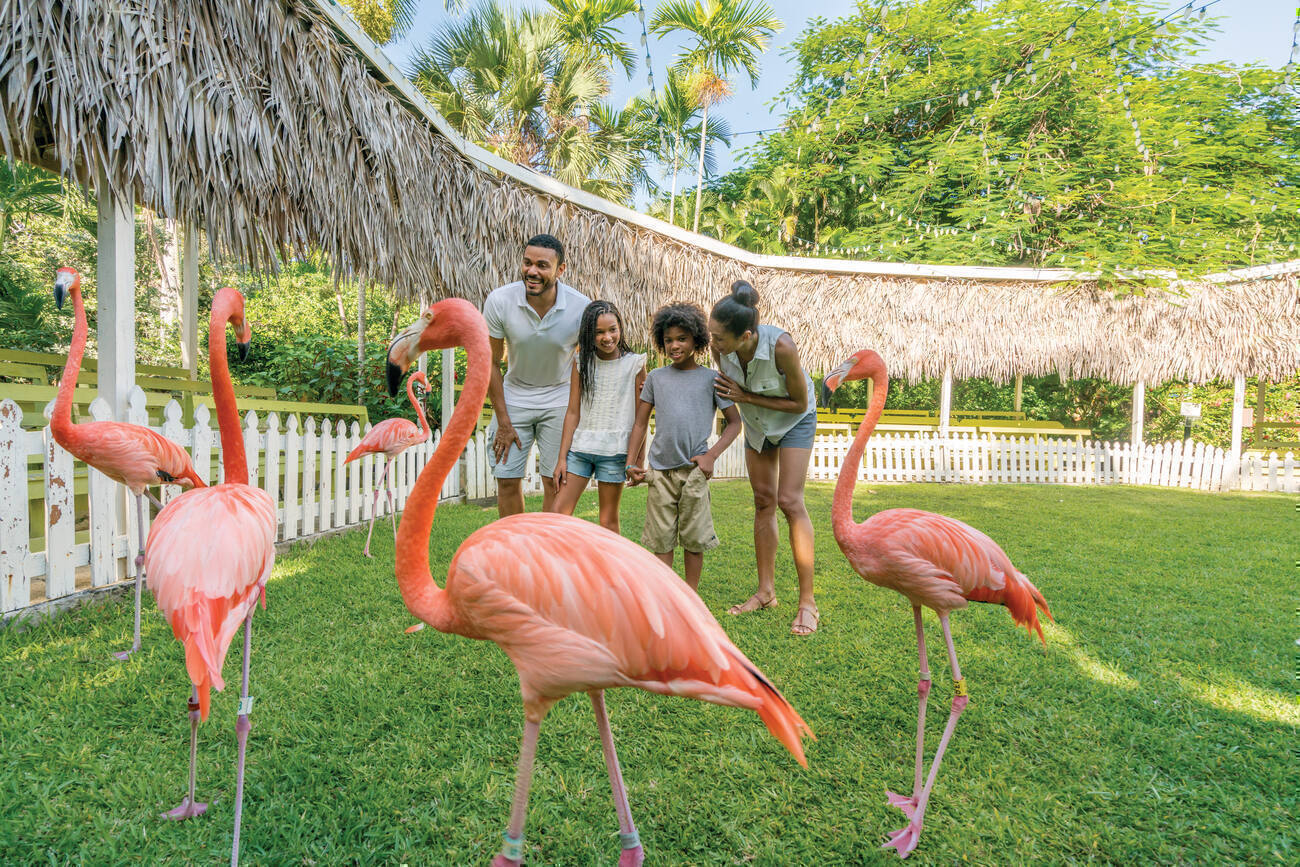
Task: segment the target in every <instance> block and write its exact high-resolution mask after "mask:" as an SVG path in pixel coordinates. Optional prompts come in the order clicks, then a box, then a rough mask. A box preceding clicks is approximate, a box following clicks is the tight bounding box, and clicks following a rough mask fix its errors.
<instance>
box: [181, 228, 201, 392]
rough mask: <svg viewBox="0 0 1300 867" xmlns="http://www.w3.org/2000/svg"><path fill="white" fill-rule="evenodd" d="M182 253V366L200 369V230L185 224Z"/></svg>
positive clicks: (196, 370) (196, 372)
mask: <svg viewBox="0 0 1300 867" xmlns="http://www.w3.org/2000/svg"><path fill="white" fill-rule="evenodd" d="M184 232H185V235H184V240H183V242H182V250H181V367H183V368H185V369H186V370H188V371H189V372H190V379H194V378H195V376H196V375H197V374H198V370H199V230H198V229H197V228H196V227H195V226H193V225H191V224H189V223H186V224H185V229H184Z"/></svg>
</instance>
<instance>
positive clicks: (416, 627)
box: [406, 621, 424, 635]
mask: <svg viewBox="0 0 1300 867" xmlns="http://www.w3.org/2000/svg"><path fill="white" fill-rule="evenodd" d="M423 628H424V621H420V622H419V623H417V624H415V625H414V626H408V627H406V634H407V635H410V634H411V633H412V632H419V631H420V630H421V629H423Z"/></svg>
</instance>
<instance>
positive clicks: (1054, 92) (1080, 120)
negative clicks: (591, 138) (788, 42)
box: [718, 0, 1300, 275]
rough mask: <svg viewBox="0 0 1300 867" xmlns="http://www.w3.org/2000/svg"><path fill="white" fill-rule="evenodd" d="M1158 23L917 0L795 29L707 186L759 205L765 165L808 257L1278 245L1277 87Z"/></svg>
mask: <svg viewBox="0 0 1300 867" xmlns="http://www.w3.org/2000/svg"><path fill="white" fill-rule="evenodd" d="M1103 8H1105V9H1108V11H1103ZM1162 14H1163V11H1162V12H1160V13H1159V14H1157V13H1156V12H1154V11H1153V9H1152V6H1151V5H1150V4H1148V3H1144V2H1137V0H1133V2H1130V0H1116V2H1113V3H1110V4H1102V5H1097V4H1093V5H1091V6H1088V7H1087V8H1086V9H1081V8H1080V7H1079V5H1078V4H1076V3H1072V2H1067V0H1002V2H994V3H975V2H973V0H919V2H916V3H914V4H911V5H906V6H901V7H900V6H897V5H892V6H887V7H884V6H876V5H872V4H867V3H863V4H861V5H860V7H859V8H858V10H857V12H856V13H854V14H852V15H849V16H847V17H845V18H842V19H838V20H835V21H826V20H824V19H818V20H815V21H814V22H813V23H812V24H811V25H810V27H809V29H808V30H807V31H806V32H805V33H803V34H802V35H801V36H800V37H799V38H798V39H797V40H795V42H794V43H793V46H792V51H793V53H794V56H795V59H796V61H797V63H798V72H797V73H796V76H795V79H794V81H793V83H792V84H791V85H790V86H789V87H788V88H787V89H786V90H785V91H784V93H783V97H784V100H785V103H786V105H787V108H788V111H787V112H786V114H785V117H784V119H783V121H782V123H781V128H780V129H779V130H778V131H776V132H774V133H773V134H772V135H770V136H769V137H767V138H766V139H765V140H761V141H760V142H759V143H758V144H757V145H755V146H754V147H753V148H752V149H751V150H750V152H749V157H750V165H749V167H748V168H746V169H743V170H741V171H740V172H739V173H738V175H739V177H738V178H737V179H736V180H732V181H729V182H728V183H726V184H719V185H718V188H719V190H730V191H731V199H732V201H734V202H735V207H736V208H737V209H738V210H739V211H741V212H742V213H744V212H745V211H747V210H748V209H749V208H750V206H751V205H753V206H754V209H755V210H760V211H761V210H762V209H761V208H760V207H758V206H757V203H755V201H754V200H755V197H754V194H753V191H752V189H751V187H750V181H751V180H753V179H758V178H766V177H771V176H773V175H774V174H776V173H777V172H785V173H786V175H787V177H788V178H789V180H790V183H791V185H792V187H793V193H794V199H795V201H796V202H797V205H796V207H795V209H794V214H795V216H796V218H797V219H796V228H795V231H794V232H793V233H792V234H793V235H794V236H795V237H796V238H799V239H803V241H802V242H796V243H794V244H790V242H789V241H788V240H787V244H789V245H790V246H791V247H792V248H795V249H803V248H805V246H806V245H808V244H809V243H811V244H815V245H820V246H819V247H818V248H817V249H818V252H820V253H822V254H832V255H833V254H838V253H840V252H843V253H846V254H847V255H850V256H854V257H857V258H870V259H881V258H885V259H902V260H906V261H922V262H933V263H953V264H965V265H1005V264H1012V265H1063V266H1069V267H1074V268H1079V267H1082V268H1084V269H1099V270H1100V271H1101V272H1102V273H1103V274H1104V275H1110V274H1113V272H1115V271H1117V270H1125V269H1134V268H1144V269H1162V268H1163V269H1176V270H1178V271H1180V272H1182V273H1188V272H1206V271H1213V270H1218V269H1221V268H1226V267H1236V266H1241V265H1246V264H1258V263H1260V262H1268V261H1273V260H1276V259H1285V258H1288V257H1290V256H1292V255H1293V251H1294V249H1295V247H1294V245H1295V243H1296V241H1297V240H1300V232H1298V231H1297V227H1298V226H1300V220H1297V219H1296V214H1297V213H1298V212H1300V162H1298V161H1297V160H1296V159H1295V158H1294V155H1295V153H1296V152H1297V150H1298V149H1300V121H1298V119H1300V101H1298V100H1297V94H1296V91H1295V89H1294V88H1290V89H1286V88H1281V87H1279V85H1280V84H1281V82H1282V78H1283V72H1282V70H1277V69H1267V68H1261V67H1254V66H1247V67H1237V66H1232V65H1227V64H1197V63H1195V62H1194V60H1193V59H1191V55H1192V53H1193V52H1194V51H1195V49H1196V48H1197V47H1198V46H1200V45H1201V44H1203V43H1204V42H1205V41H1206V39H1207V36H1208V33H1209V27H1210V24H1208V23H1205V22H1201V21H1199V20H1197V19H1196V18H1195V17H1176V18H1174V19H1173V20H1172V21H1169V22H1168V23H1161V22H1160V18H1159V15H1162ZM1067 34H1068V37H1067ZM1112 43H1113V49H1112V47H1111V45H1112ZM1049 52H1050V53H1049ZM1135 130H1136V131H1137V132H1136V134H1135Z"/></svg>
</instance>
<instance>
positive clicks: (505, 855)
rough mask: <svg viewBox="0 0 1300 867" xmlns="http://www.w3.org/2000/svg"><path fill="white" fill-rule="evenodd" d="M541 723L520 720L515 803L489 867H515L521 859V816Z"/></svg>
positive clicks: (530, 777) (526, 796)
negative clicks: (520, 735)
mask: <svg viewBox="0 0 1300 867" xmlns="http://www.w3.org/2000/svg"><path fill="white" fill-rule="evenodd" d="M541 728H542V724H541V722H540V721H539V722H533V721H532V720H525V721H524V742H523V744H522V745H521V746H520V748H519V776H518V778H517V780H516V782H515V800H514V803H513V804H512V805H511V807H510V825H509V827H507V828H506V834H505V845H503V846H502V847H501V852H500V853H499V854H498V855H497V856H496V857H495V858H493V859H492V867H519V865H520V864H522V863H523V860H524V816H525V814H526V813H527V812H528V788H529V787H530V786H531V785H532V783H533V758H534V757H535V756H536V755H537V734H538V732H540V731H541Z"/></svg>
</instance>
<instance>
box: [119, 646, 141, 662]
mask: <svg viewBox="0 0 1300 867" xmlns="http://www.w3.org/2000/svg"><path fill="white" fill-rule="evenodd" d="M139 649H140V648H138V647H132V648H131V649H130V650H119V651H118V652H117V653H114V654H113V658H114V659H120V660H121V661H122V662H126V661H127V660H128V659H130V658H131V654H133V653H135V652H136V651H137V650H139Z"/></svg>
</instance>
